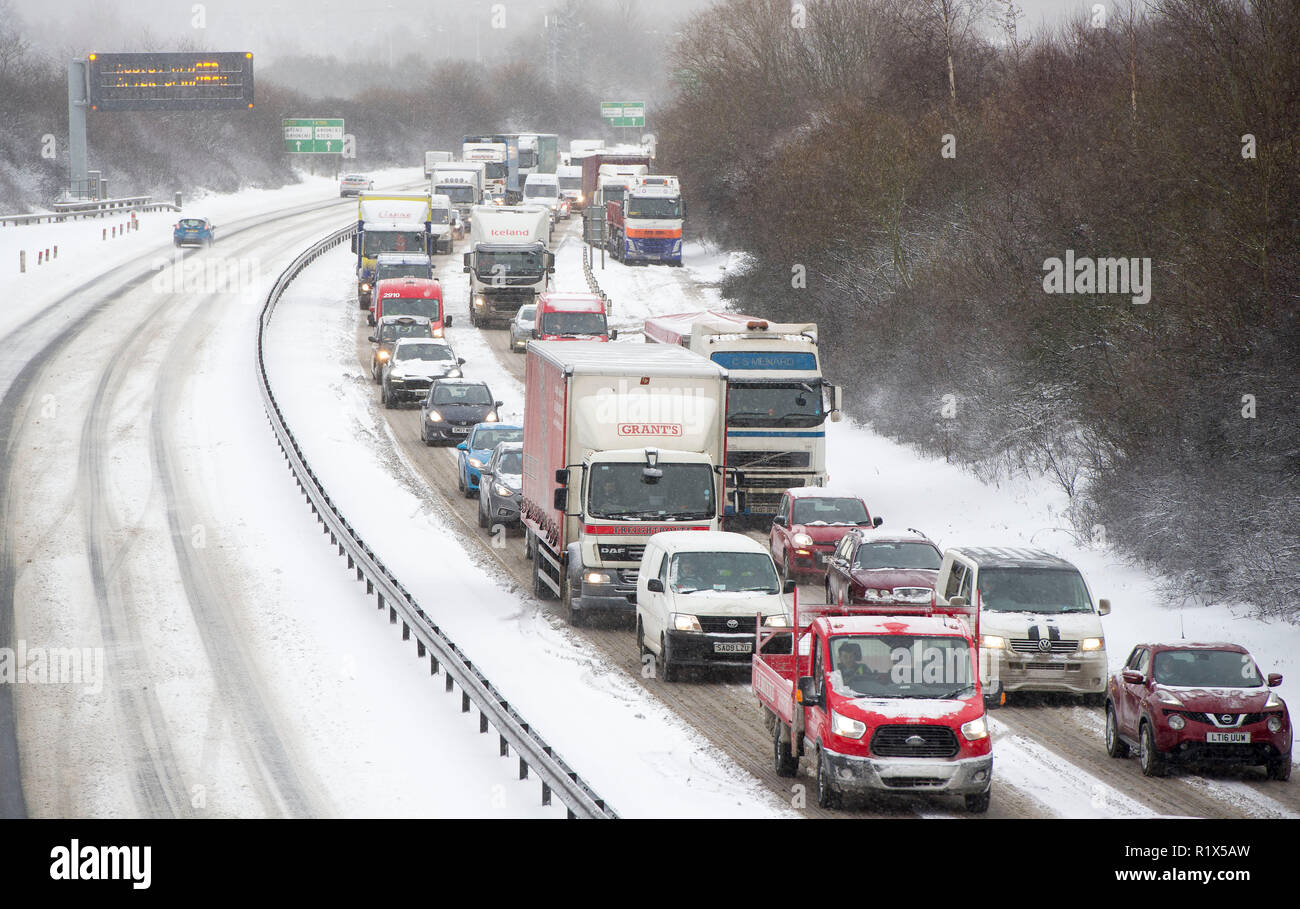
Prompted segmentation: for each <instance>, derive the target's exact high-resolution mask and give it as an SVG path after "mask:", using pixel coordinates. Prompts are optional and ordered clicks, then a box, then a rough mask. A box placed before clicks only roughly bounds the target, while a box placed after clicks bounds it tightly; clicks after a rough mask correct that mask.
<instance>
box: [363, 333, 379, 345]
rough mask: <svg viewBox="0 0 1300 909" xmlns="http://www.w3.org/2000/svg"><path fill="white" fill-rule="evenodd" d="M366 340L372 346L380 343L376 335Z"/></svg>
mask: <svg viewBox="0 0 1300 909" xmlns="http://www.w3.org/2000/svg"><path fill="white" fill-rule="evenodd" d="M366 340H367V341H369V342H370V343H371V344H378V343H379V338H377V337H375V336H374V335H371V336H370V337H368V338H366Z"/></svg>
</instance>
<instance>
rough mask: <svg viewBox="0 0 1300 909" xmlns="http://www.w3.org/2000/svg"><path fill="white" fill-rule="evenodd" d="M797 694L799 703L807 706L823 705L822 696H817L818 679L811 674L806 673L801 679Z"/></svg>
mask: <svg viewBox="0 0 1300 909" xmlns="http://www.w3.org/2000/svg"><path fill="white" fill-rule="evenodd" d="M796 694H797V697H798V700H799V703H800V704H803V705H804V706H805V707H819V706H821V698H819V697H817V680H816V679H814V678H813V677H812V676H810V675H805V676H803V677H801V678H800V679H799V690H798V691H797V692H796Z"/></svg>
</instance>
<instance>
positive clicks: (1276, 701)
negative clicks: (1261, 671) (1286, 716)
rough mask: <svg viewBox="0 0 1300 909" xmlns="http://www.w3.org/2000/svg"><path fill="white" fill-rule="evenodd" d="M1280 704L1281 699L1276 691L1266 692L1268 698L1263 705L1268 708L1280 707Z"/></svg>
mask: <svg viewBox="0 0 1300 909" xmlns="http://www.w3.org/2000/svg"><path fill="white" fill-rule="evenodd" d="M1281 706H1282V699H1281V698H1280V697H1278V696H1277V692H1276V691H1270V692H1269V693H1268V700H1267V701H1265V702H1264V707H1265V708H1269V707H1281Z"/></svg>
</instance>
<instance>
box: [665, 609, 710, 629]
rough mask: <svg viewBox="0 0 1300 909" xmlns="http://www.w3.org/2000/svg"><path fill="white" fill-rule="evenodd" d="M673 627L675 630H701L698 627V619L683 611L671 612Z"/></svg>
mask: <svg viewBox="0 0 1300 909" xmlns="http://www.w3.org/2000/svg"><path fill="white" fill-rule="evenodd" d="M672 620H673V629H674V630H675V631H703V630H704V629H702V628H701V627H700V620H699V619H698V618H697V617H695V616H693V615H687V614H686V613H684V612H674V613H673V614H672Z"/></svg>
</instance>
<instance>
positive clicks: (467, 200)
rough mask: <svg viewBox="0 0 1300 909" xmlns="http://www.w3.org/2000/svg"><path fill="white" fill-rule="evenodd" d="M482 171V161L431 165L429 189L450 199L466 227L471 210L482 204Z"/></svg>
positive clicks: (448, 162) (442, 162)
mask: <svg viewBox="0 0 1300 909" xmlns="http://www.w3.org/2000/svg"><path fill="white" fill-rule="evenodd" d="M484 171H485V165H484V164H483V162H482V161H440V162H438V163H436V164H434V165H433V174H432V176H431V177H430V178H429V180H430V185H429V189H430V191H431V192H433V193H437V194H438V195H442V196H447V197H448V198H450V199H451V203H452V204H453V205H455V206H456V211H457V212H459V214H460V221H461V224H464V225H468V224H469V223H470V211H471V209H473V207H474V206H475V205H481V204H482V203H483V186H484Z"/></svg>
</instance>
